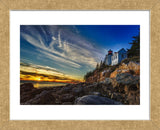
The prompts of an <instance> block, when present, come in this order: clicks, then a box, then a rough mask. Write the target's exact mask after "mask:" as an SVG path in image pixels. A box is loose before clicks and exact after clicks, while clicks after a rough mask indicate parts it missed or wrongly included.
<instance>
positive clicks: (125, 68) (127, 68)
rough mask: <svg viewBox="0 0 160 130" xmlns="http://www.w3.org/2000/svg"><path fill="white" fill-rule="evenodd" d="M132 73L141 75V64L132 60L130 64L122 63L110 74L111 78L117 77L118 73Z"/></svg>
mask: <svg viewBox="0 0 160 130" xmlns="http://www.w3.org/2000/svg"><path fill="white" fill-rule="evenodd" d="M121 73H130V74H134V75H140V64H139V63H136V62H133V61H130V62H129V63H128V64H125V63H122V64H121V65H120V66H119V67H118V68H116V70H115V71H113V72H112V73H111V74H110V78H115V77H116V76H117V75H118V74H121Z"/></svg>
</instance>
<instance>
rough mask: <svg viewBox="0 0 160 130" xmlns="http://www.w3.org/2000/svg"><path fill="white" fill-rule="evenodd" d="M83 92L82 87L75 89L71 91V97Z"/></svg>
mask: <svg viewBox="0 0 160 130" xmlns="http://www.w3.org/2000/svg"><path fill="white" fill-rule="evenodd" d="M82 92H83V87H75V88H73V89H72V94H73V95H79V94H81V93H82Z"/></svg>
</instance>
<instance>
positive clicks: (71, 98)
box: [60, 94, 75, 102]
mask: <svg viewBox="0 0 160 130" xmlns="http://www.w3.org/2000/svg"><path fill="white" fill-rule="evenodd" d="M74 99H75V98H74V96H73V95H72V94H63V95H61V96H60V101H61V102H73V101H74Z"/></svg>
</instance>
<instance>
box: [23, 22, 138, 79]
mask: <svg viewBox="0 0 160 130" xmlns="http://www.w3.org/2000/svg"><path fill="white" fill-rule="evenodd" d="M139 27H140V26H139V25H59V26H58V25H21V26H20V60H21V71H23V72H33V71H34V73H41V74H43V75H45V74H46V75H47V72H48V74H49V75H53V76H57V77H58V76H59V77H65V78H67V77H70V78H72V79H83V76H84V74H85V73H86V72H88V71H90V70H93V69H94V68H95V66H96V64H97V62H100V61H101V60H103V59H104V57H105V55H106V54H107V50H108V49H112V50H113V51H118V50H119V49H121V48H125V49H126V48H128V49H129V48H130V47H131V45H130V44H128V43H129V42H131V41H132V36H135V35H137V34H138V32H139V30H138V29H139ZM37 71H38V72H37Z"/></svg>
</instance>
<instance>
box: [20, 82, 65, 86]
mask: <svg viewBox="0 0 160 130" xmlns="http://www.w3.org/2000/svg"><path fill="white" fill-rule="evenodd" d="M23 83H32V84H33V85H34V87H35V88H44V87H55V86H64V85H66V83H54V82H36V81H20V84H23Z"/></svg>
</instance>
